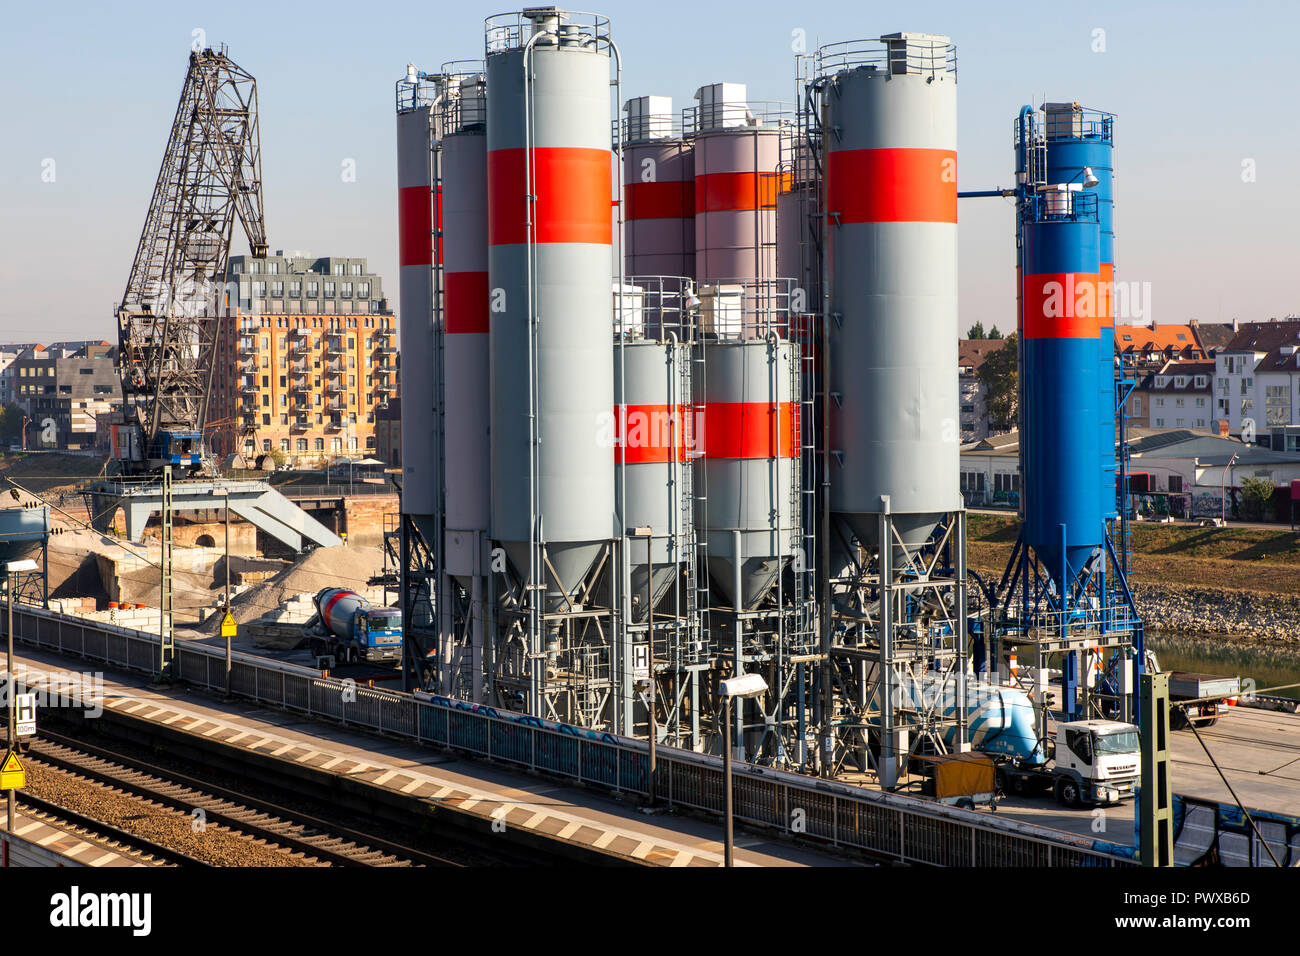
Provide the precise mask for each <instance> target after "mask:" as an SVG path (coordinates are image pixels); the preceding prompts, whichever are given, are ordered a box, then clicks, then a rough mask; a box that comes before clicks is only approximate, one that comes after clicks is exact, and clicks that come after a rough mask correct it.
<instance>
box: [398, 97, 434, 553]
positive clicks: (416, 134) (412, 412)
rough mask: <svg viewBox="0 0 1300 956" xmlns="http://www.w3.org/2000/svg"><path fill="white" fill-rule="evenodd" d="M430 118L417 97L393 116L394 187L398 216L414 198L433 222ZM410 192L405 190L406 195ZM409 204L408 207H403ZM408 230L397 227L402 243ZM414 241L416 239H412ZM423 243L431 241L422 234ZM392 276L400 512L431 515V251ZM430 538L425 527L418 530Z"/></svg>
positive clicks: (425, 103)
mask: <svg viewBox="0 0 1300 956" xmlns="http://www.w3.org/2000/svg"><path fill="white" fill-rule="evenodd" d="M434 145H435V144H434V141H433V127H432V116H431V111H430V105H429V101H428V100H427V99H421V100H419V101H417V102H416V103H414V104H412V105H411V107H410V108H408V109H405V110H403V109H400V108H399V112H398V114H397V188H398V190H399V196H400V197H402V198H401V200H400V201H401V202H402V203H403V206H402V208H403V210H404V212H403V213H402V215H403V216H406V215H411V214H412V213H413V210H414V202H415V201H417V200H416V197H418V196H419V195H421V194H422V195H423V197H424V199H423V202H425V203H427V205H428V212H427V214H426V215H427V220H428V222H429V223H430V224H432V222H433V215H434V212H433V208H434V195H433V192H432V183H433V162H434V159H433V152H432V149H431V147H432V146H434ZM408 190H409V191H410V192H407V191H408ZM408 204H410V205H408ZM409 232H410V229H409V227H408V226H407V225H405V224H404V226H403V236H402V243H403V245H405V244H406V243H407V242H408V241H409V237H408V233H409ZM417 241H418V240H417ZM423 241H424V242H426V243H431V237H430V236H425V237H424V239H423ZM405 259H406V254H403V262H402V265H401V266H400V269H399V272H398V282H399V285H398V303H399V315H398V323H399V324H398V331H399V334H400V336H401V349H402V406H403V415H402V451H403V454H402V511H403V513H404V514H408V515H422V516H431V515H433V514H435V513H437V512H438V511H439V510H440V504H441V502H440V500H439V498H440V494H439V488H438V472H437V469H438V446H439V442H440V437H439V435H438V421H439V413H438V396H437V386H438V369H437V353H436V347H435V342H436V332H437V316H436V310H435V304H436V296H437V276H436V268H435V263H434V262H433V258H432V253H430V256H429V261H428V262H423V261H420V262H411V263H407V262H406V261H404V260H405ZM424 532H425V533H426V534H432V528H431V526H429V527H426V528H425V529H424Z"/></svg>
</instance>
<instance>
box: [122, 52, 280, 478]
mask: <svg viewBox="0 0 1300 956" xmlns="http://www.w3.org/2000/svg"><path fill="white" fill-rule="evenodd" d="M236 218H237V219H239V221H240V223H241V224H242V226H243V229H244V233H245V234H246V235H247V237H248V243H249V246H250V247H251V251H252V254H253V255H254V256H264V255H266V251H267V245H266V222H265V217H264V214H263V209H262V151H261V138H260V135H259V132H258V126H257V81H256V80H254V79H253V77H252V76H251V75H250V74H248V73H247V72H245V71H244V70H242V69H241V68H240V67H239V66H238V65H236V64H235V62H234V61H233V60H231V59H230V58H229V57H228V56H227V55H226V52H225V50H224V49H219V50H215V51H214V50H212V49H205V50H202V51H194V52H192V53H191V54H190V64H189V72H188V73H187V74H186V77H185V86H184V88H183V89H182V90H181V98H180V102H179V103H178V104H177V106H176V116H175V118H174V119H173V120H172V129H171V135H170V137H169V138H168V141H167V150H166V152H165V153H164V154H163V160H162V166H161V167H160V169H159V171H158V181H157V183H156V184H155V185H154V191H153V197H152V199H151V200H150V203H149V213H148V215H147V216H146V217H145V223H144V229H143V231H142V232H141V234H140V244H139V246H138V247H137V249H136V254H135V261H134V262H133V263H132V265H131V276H130V278H129V279H128V280H127V284H126V291H125V292H124V293H123V295H122V302H121V304H120V305H119V307H118V310H117V325H118V346H119V353H120V355H119V365H120V371H121V377H122V398H123V411H124V426H123V427H124V428H125V433H124V434H123V435H121V436H119V437H120V440H119V442H118V451H117V455H118V458H119V461H120V463H121V467H122V470H123V471H124V472H125V473H149V472H153V471H156V470H157V469H158V468H160V467H161V466H162V465H163V464H172V465H179V466H188V467H189V468H190V469H191V470H198V469H199V468H201V467H203V466H204V465H206V463H207V461H206V450H205V448H204V445H203V438H202V436H203V429H204V426H205V424H206V420H207V414H208V401H209V397H210V395H211V392H212V380H213V372H214V370H215V368H216V361H215V359H216V346H217V344H218V342H219V341H220V335H221V330H222V318H223V315H222V313H223V312H224V311H225V309H224V303H223V301H222V292H223V284H224V281H225V276H226V266H227V262H228V260H229V257H230V242H231V238H232V235H233V232H234V224H235V219H236Z"/></svg>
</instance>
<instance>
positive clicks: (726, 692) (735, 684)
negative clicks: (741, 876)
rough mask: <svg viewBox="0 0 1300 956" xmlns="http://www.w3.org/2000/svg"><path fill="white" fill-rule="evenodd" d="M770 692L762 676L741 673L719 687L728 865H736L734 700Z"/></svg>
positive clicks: (724, 852)
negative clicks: (732, 801)
mask: <svg viewBox="0 0 1300 956" xmlns="http://www.w3.org/2000/svg"><path fill="white" fill-rule="evenodd" d="M766 693H767V681H765V680H763V678H762V677H760V676H759V675H758V674H738V675H736V676H735V677H732V678H729V679H727V680H724V681H722V682H721V683H720V684H719V685H718V698H719V700H720V702H721V704H722V789H723V811H722V812H723V817H724V820H725V826H726V829H725V831H724V833H725V836H724V839H723V844H722V859H723V865H724V866H731V865H732V861H731V858H732V854H733V852H734V850H733V844H734V843H735V839H734V836H733V826H732V811H731V701H732V700H733V699H734V698H740V699H741V700H744V699H745V698H746V697H761V696H763V695H764V694H766Z"/></svg>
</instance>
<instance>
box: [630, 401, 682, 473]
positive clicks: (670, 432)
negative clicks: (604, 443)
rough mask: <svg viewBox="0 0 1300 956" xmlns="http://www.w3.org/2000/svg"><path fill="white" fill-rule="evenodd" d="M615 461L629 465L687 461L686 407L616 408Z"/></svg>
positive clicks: (632, 406)
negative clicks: (616, 436) (674, 408)
mask: <svg viewBox="0 0 1300 956" xmlns="http://www.w3.org/2000/svg"><path fill="white" fill-rule="evenodd" d="M614 419H615V422H616V423H617V425H618V444H616V445H615V446H614V461H615V462H623V461H626V462H627V463H628V464H629V465H641V464H647V463H649V464H654V463H662V462H667V461H672V460H673V459H674V458H675V459H676V460H677V461H685V460H686V434H685V429H686V406H685V405H678V406H677V409H676V413H675V414H674V412H673V407H672V406H671V405H622V406H618V407H616V408H615V411H614Z"/></svg>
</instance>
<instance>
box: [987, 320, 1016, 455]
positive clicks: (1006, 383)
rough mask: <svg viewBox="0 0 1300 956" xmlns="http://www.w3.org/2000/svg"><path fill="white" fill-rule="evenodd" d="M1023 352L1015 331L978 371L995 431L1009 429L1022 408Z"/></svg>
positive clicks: (990, 422)
mask: <svg viewBox="0 0 1300 956" xmlns="http://www.w3.org/2000/svg"><path fill="white" fill-rule="evenodd" d="M1018 360H1019V356H1018V355H1017V349H1016V336H1015V333H1012V334H1011V335H1009V336H1007V337H1006V338H1005V339H1004V340H1003V341H1002V347H1001V348H999V349H997V350H996V351H994V352H990V353H989V354H988V357H987V358H985V359H984V364H983V365H981V366H980V370H979V372H978V374H977V375H976V378H978V379H979V383H980V384H981V385H983V386H984V407H985V408H987V409H988V412H989V424H990V425H991V426H992V428H993V431H995V432H1009V431H1011V429H1012V428H1014V427H1015V425H1016V418H1017V416H1018V415H1019V412H1020V404H1019V400H1018V387H1017V386H1018V381H1019V369H1018V367H1017V366H1018Z"/></svg>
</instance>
